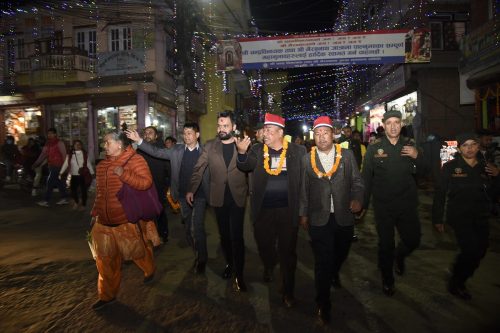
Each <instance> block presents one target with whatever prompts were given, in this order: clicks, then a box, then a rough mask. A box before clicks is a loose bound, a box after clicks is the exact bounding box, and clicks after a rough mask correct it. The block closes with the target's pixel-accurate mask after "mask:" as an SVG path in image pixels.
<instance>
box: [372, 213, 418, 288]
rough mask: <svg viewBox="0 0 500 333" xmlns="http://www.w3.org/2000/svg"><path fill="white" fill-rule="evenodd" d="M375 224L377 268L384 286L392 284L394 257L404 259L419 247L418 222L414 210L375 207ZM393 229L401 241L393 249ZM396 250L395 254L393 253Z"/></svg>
mask: <svg viewBox="0 0 500 333" xmlns="http://www.w3.org/2000/svg"><path fill="white" fill-rule="evenodd" d="M374 211H375V223H376V226H377V234H378V266H379V269H380V271H381V273H382V279H383V280H384V283H386V284H394V273H393V271H392V270H393V265H394V259H395V256H397V257H398V258H401V259H404V258H406V257H407V256H408V255H410V253H412V252H413V250H415V249H416V248H417V247H418V246H419V245H420V237H421V233H420V221H419V219H418V213H417V209H416V208H406V207H398V209H397V210H394V209H391V207H389V206H384V207H375V210H374ZM394 228H396V229H397V230H398V233H399V236H400V238H401V241H400V242H399V244H398V246H397V248H396V247H395V240H394ZM394 250H396V253H394V252H395V251H394Z"/></svg>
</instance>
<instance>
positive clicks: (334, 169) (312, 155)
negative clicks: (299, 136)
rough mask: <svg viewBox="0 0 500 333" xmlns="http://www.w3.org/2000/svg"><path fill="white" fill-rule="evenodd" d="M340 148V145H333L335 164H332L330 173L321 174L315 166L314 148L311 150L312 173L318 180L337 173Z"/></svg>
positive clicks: (340, 156)
mask: <svg viewBox="0 0 500 333" xmlns="http://www.w3.org/2000/svg"><path fill="white" fill-rule="evenodd" d="M341 151H342V147H340V145H337V144H336V145H335V152H336V154H335V163H334V164H333V166H332V168H331V169H330V171H328V172H327V173H323V172H321V171H319V170H318V166H317V165H316V147H312V148H311V166H312V169H313V171H314V173H315V174H316V175H317V176H318V178H330V177H331V176H332V175H333V174H334V173H335V172H337V169H338V167H339V164H340V159H341V158H342V154H341Z"/></svg>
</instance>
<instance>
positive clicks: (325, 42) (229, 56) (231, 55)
mask: <svg viewBox="0 0 500 333" xmlns="http://www.w3.org/2000/svg"><path fill="white" fill-rule="evenodd" d="M430 49H431V40H430V32H429V31H428V30H426V29H419V30H377V31H368V32H342V33H322V34H309V35H294V36H276V37H257V38H241V39H237V40H233V41H226V40H225V41H221V42H220V43H219V45H218V54H219V53H220V57H219V58H220V59H219V60H220V63H219V64H218V68H219V69H220V70H230V69H234V68H239V67H238V66H240V64H239V61H240V58H241V68H242V69H268V68H296V67H316V66H344V65H369V64H394V63H415V62H429V61H430V57H431V52H430ZM240 52H241V57H240Z"/></svg>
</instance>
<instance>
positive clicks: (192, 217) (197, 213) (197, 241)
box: [179, 197, 208, 263]
mask: <svg viewBox="0 0 500 333" xmlns="http://www.w3.org/2000/svg"><path fill="white" fill-rule="evenodd" d="M179 202H180V204H181V215H182V220H183V221H184V228H185V232H186V239H187V241H188V243H189V245H191V247H192V248H193V250H194V252H195V255H196V261H197V262H201V263H206V262H207V259H208V252H207V234H206V232H205V208H206V206H207V201H206V200H205V199H199V198H195V200H194V202H193V206H192V207H191V206H190V205H188V203H187V202H186V199H185V198H184V197H182V198H180V199H179Z"/></svg>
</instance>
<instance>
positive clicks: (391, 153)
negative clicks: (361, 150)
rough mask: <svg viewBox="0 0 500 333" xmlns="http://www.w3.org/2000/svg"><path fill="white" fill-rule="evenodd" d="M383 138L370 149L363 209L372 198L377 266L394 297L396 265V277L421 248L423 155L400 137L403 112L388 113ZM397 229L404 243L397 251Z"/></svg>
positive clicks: (383, 288)
mask: <svg viewBox="0 0 500 333" xmlns="http://www.w3.org/2000/svg"><path fill="white" fill-rule="evenodd" d="M383 126H384V129H385V133H384V135H383V136H382V137H381V138H379V139H377V140H376V141H375V142H374V143H373V144H372V145H370V146H368V150H367V152H366V155H365V160H364V164H363V171H362V175H363V179H364V182H365V199H364V206H363V207H364V209H365V210H366V209H367V208H368V204H369V200H370V197H371V195H372V194H373V209H374V213H375V223H376V227H377V234H378V238H379V240H378V266H379V269H380V271H381V273H382V291H383V292H384V294H386V295H387V296H392V295H393V294H394V274H393V271H392V270H393V263H394V260H395V261H396V269H395V270H396V273H397V274H398V275H402V274H403V273H404V271H405V258H406V257H407V256H408V255H409V254H410V253H411V252H412V251H413V250H415V249H416V248H417V247H418V245H419V244H420V221H419V218H418V213H417V204H418V198H417V185H416V182H415V178H414V176H415V174H416V172H417V171H419V172H421V171H423V158H422V153H421V152H419V151H418V150H417V148H416V147H415V143H414V141H413V140H411V139H408V138H405V137H402V136H401V112H399V111H397V110H391V111H387V112H386V113H385V114H384V117H383ZM394 228H396V229H397V231H398V233H399V235H400V238H401V241H400V243H399V244H398V246H397V248H396V253H394V250H395V241H394Z"/></svg>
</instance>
